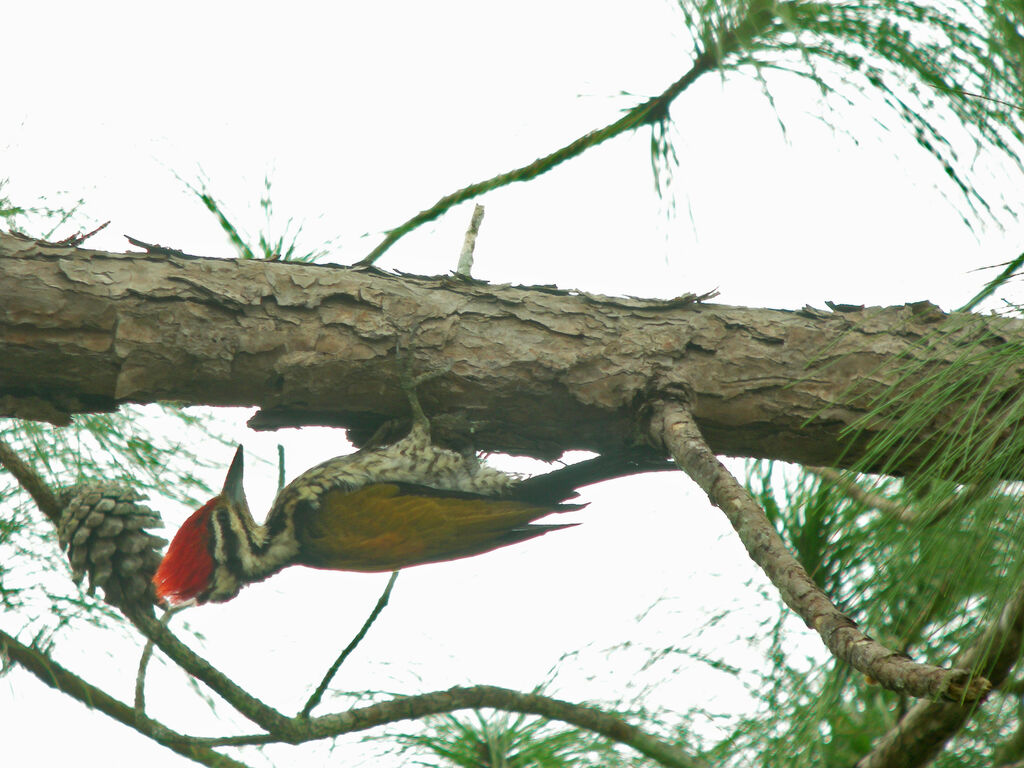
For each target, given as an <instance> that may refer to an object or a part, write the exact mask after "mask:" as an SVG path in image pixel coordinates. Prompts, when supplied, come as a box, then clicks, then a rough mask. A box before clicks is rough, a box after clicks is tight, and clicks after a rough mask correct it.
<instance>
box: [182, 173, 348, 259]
mask: <svg viewBox="0 0 1024 768" xmlns="http://www.w3.org/2000/svg"><path fill="white" fill-rule="evenodd" d="M178 179H179V180H181V181H182V183H183V184H185V186H186V187H187V188H188V190H189V191H190V192H192V193H193V194H194V195H195V196H196V197H198V198H199V200H200V202H202V204H203V205H204V206H205V207H206V210H208V211H209V212H210V213H211V214H212V215H213V217H214V218H215V219H216V220H217V223H218V224H219V225H220V228H221V229H222V230H223V231H224V234H225V235H227V237H228V241H229V242H230V243H231V245H232V247H233V248H234V249H235V252H236V253H237V255H238V258H240V259H256V258H260V259H266V260H267V261H300V262H310V261H317V260H319V259H321V258H323V257H324V256H326V255H327V254H328V253H329V247H330V243H324V244H323V245H321V246H319V247H317V248H315V249H313V250H304V251H301V252H300V250H299V244H298V243H299V238H300V237H301V235H302V225H301V224H298V225H296V224H295V220H294V219H293V218H291V217H289V218H288V219H287V220H286V221H285V223H284V226H283V228H281V230H280V234H279V235H276V236H275V235H274V234H273V232H274V231H275V230H276V229H278V227H279V226H280V225H279V224H278V222H277V220H276V217H275V216H274V204H273V201H272V200H271V188H272V186H273V185H272V183H271V181H270V176H264V177H263V194H262V195H261V196H260V201H259V207H260V210H261V211H262V215H263V223H262V225H261V226H260V229H259V233H258V235H257V236H256V237H255V238H253V237H251V236H248V235H245V234H244V233H243V231H242V230H241V229H240V228H239V227H238V226H236V225H235V223H234V220H233V219H231V218H229V217H228V214H227V210H226V208H225V206H224V204H223V203H222V202H220V201H219V200H217V198H216V197H214V196H213V193H212V192H210V189H209V184H208V182H207V181H206V180H205V179H201V180H200V181H199V183H198V186H197V185H195V184H190V183H189V182H187V181H184V180H183V179H181V177H180V176H179V177H178Z"/></svg>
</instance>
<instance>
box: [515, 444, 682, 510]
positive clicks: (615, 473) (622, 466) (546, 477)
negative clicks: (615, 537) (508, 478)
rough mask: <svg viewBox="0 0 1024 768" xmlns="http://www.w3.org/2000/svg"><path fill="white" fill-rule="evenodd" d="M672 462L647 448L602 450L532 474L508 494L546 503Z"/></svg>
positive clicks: (672, 466) (668, 466) (661, 469)
mask: <svg viewBox="0 0 1024 768" xmlns="http://www.w3.org/2000/svg"><path fill="white" fill-rule="evenodd" d="M669 469H676V465H675V463H674V462H672V461H671V460H669V459H666V458H665V457H664V456H660V455H658V454H657V453H656V452H655V451H654V450H652V449H650V448H635V449H630V450H628V451H623V452H620V453H606V454H602V455H600V456H596V457H594V458H593V459H587V460H586V461H581V462H578V463H576V464H570V465H569V466H567V467H563V468H562V469H556V470H555V471H554V472H547V473H545V474H543V475H535V476H534V477H529V478H527V479H526V480H523V481H522V482H521V483H518V484H517V485H515V486H513V487H512V489H511V490H510V492H509V493H510V496H512V498H515V499H519V500H522V501H526V502H530V503H532V504H538V505H546V504H553V503H558V502H562V501H565V500H566V499H572V498H575V497H576V496H577V495H578V494H577V493H576V490H577V489H579V488H583V487H584V486H587V485H592V484H594V483H600V482H602V481H604V480H612V479H614V478H616V477H627V476H628V475H635V474H639V473H641V472H664V471H665V470H669Z"/></svg>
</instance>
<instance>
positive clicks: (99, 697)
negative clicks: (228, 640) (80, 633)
mask: <svg viewBox="0 0 1024 768" xmlns="http://www.w3.org/2000/svg"><path fill="white" fill-rule="evenodd" d="M0 652H2V653H3V655H4V656H5V657H7V658H9V659H10V660H11V661H13V662H14V663H16V664H17V665H18V666H20V667H22V668H23V669H25V670H26V671H28V672H30V673H31V674H33V675H35V676H36V677H37V678H38V679H39V680H41V681H42V682H43V683H45V684H46V685H48V686H50V687H51V688H54V689H56V690H58V691H60V692H61V693H65V694H67V695H68V696H71V697H72V698H74V699H77V700H78V701H80V702H82V703H83V704H85V706H87V707H89V708H90V709H98V710H99V711H100V712H102V713H104V714H105V715H108V716H109V717H112V718H113V719H114V720H117V721H118V722H119V723H123V724H124V725H127V726H128V727H129V728H134V729H135V730H136V731H138V732H139V733H141V734H143V735H145V736H148V737H149V738H151V739H153V740H154V741H156V742H159V743H160V744H162V745H163V746H165V747H167V748H168V749H171V750H173V751H175V752H177V753H178V754H179V755H183V756H185V757H187V758H189V759H191V760H195V761H196V762H198V763H202V764H203V765H208V766H210V767H211V768H247V766H246V765H245V763H240V762H238V761H237V760H234V759H232V758H230V757H227V756H226V755H222V754H220V753H219V752H215V751H213V750H212V749H211V748H210V747H209V746H206V745H205V744H201V743H197V742H196V741H195V740H194V739H191V738H190V737H188V736H183V735H181V734H179V733H176V732H174V731H172V730H170V729H169V728H167V727H166V726H164V725H162V724H161V723H159V722H157V721H156V720H153V719H152V718H149V717H147V716H146V715H144V714H142V713H141V712H139V711H138V710H136V709H133V708H132V707H130V706H128V705H127V704H125V703H124V702H122V701H119V700H118V699H115V698H114V697H113V696H111V695H110V694H108V693H107V692H106V691H103V690H101V689H99V688H97V687H96V686H94V685H91V684H89V683H87V682H86V681H85V680H83V679H82V678H80V677H78V676H77V675H75V674H73V673H72V672H69V671H68V670H67V669H65V668H64V667H62V666H61V665H60V664H57V663H56V662H55V661H53V660H52V659H50V658H49V657H48V656H46V654H44V653H42V652H41V651H38V650H36V649H34V648H30V647H29V646H27V645H23V644H22V643H20V642H18V641H17V640H16V639H15V638H13V637H11V636H10V635H8V634H7V633H6V632H4V631H3V630H0Z"/></svg>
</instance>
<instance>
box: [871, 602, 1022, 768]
mask: <svg viewBox="0 0 1024 768" xmlns="http://www.w3.org/2000/svg"><path fill="white" fill-rule="evenodd" d="M1022 637H1024V587H1022V588H1021V589H1018V590H1017V592H1016V594H1015V595H1014V596H1013V598H1012V599H1011V600H1010V601H1009V602H1008V603H1007V604H1006V605H1005V606H1004V607H1003V610H1002V611H1001V612H1000V614H999V618H998V619H996V620H995V621H994V622H993V623H992V624H991V625H990V626H989V627H988V629H987V630H986V631H985V633H984V634H983V635H982V636H981V637H980V638H978V640H977V642H975V643H974V644H973V645H972V646H971V647H970V648H968V649H966V650H965V651H964V652H963V653H962V654H961V655H960V657H959V658H958V659H957V660H956V664H957V666H958V667H963V668H965V669H977V670H978V672H979V674H984V675H985V676H986V677H987V678H988V679H989V680H991V681H992V685H993V686H994V687H999V686H1000V685H1002V684H1003V683H1004V682H1005V681H1006V680H1007V676H1008V675H1009V674H1010V670H1011V669H1012V668H1013V666H1014V664H1016V663H1017V661H1018V659H1019V658H1020V652H1021V647H1022ZM973 713H974V708H973V707H972V708H968V707H961V706H958V705H956V704H951V703H949V702H944V701H919V702H917V703H916V704H915V705H914V706H913V707H911V708H910V710H909V711H908V712H907V714H906V715H904V716H903V717H902V718H901V719H900V721H899V722H898V723H897V724H896V726H895V727H894V728H893V729H892V730H890V731H889V732H888V733H887V734H885V736H883V737H882V738H881V739H880V740H879V741H878V742H877V743H876V744H875V747H874V749H872V750H871V752H869V753H868V754H867V755H865V756H864V757H862V758H861V759H860V760H859V761H858V762H857V766H856V768H916V766H923V765H926V764H928V763H930V762H931V761H932V759H933V758H934V757H935V755H936V754H938V752H939V750H941V749H942V748H943V746H944V745H945V744H946V742H947V741H949V739H950V738H952V737H953V736H954V735H955V734H956V733H957V732H958V731H959V730H960V729H961V728H962V727H963V725H964V723H966V722H967V720H968V718H969V717H970V716H971V715H972V714H973Z"/></svg>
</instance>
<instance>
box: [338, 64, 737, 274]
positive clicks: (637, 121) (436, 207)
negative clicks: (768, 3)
mask: <svg viewBox="0 0 1024 768" xmlns="http://www.w3.org/2000/svg"><path fill="white" fill-rule="evenodd" d="M718 61H719V56H717V55H715V54H713V53H710V52H705V53H702V54H701V55H700V56H698V57H697V58H696V59H694V62H693V66H692V67H690V69H689V70H688V71H687V72H686V74H684V75H683V76H682V77H681V78H679V79H678V80H676V82H674V83H672V85H670V86H669V87H668V88H667V89H665V91H664V92H663V93H662V94H661V95H660V96H655V97H654V98H652V99H648V100H647V101H645V102H643V103H642V104H638V105H637V106H635V107H633V108H632V109H631V110H629V111H628V112H627V113H626V114H624V115H623V116H622V117H620V118H619V119H618V120H616V121H615V122H613V123H610V124H608V125H606V126H605V127H604V128H598V129H597V130H594V131H590V132H589V133H587V134H584V135H583V136H580V137H579V138H578V139H576V140H575V141H572V142H570V143H569V144H566V145H565V146H564V147H561V148H560V149H556V150H555V151H554V152H552V153H550V154H548V155H545V156H544V157H541V158H538V159H536V160H534V161H533V162H532V163H530V164H528V165H524V166H522V167H520V168H515V169H513V170H511V171H506V172H505V173H499V174H498V175H497V176H493V177H492V178H490V179H486V180H485V181H478V182H476V183H474V184H470V185H469V186H466V187H463V188H462V189H459V190H456V191H455V192H452V193H451V194H448V195H445V196H444V197H442V198H441V199H440V200H438V201H437V202H436V203H434V204H433V205H432V206H430V207H429V208H427V209H425V210H423V211H420V212H419V213H417V214H416V215H415V216H413V217H412V218H411V219H409V220H408V221H407V222H405V223H404V224H400V225H399V226H397V227H395V228H394V229H392V230H389V231H388V233H387V235H386V236H385V237H384V240H382V241H381V243H380V245H378V246H377V247H376V248H374V249H373V250H372V251H370V253H369V254H367V255H366V257H365V258H364V259H363V260H362V261H360V262H359V263H358V264H359V266H368V265H370V264H373V263H374V262H375V261H377V259H379V258H380V257H381V256H383V255H384V253H385V252H386V251H387V250H388V249H389V248H390V247H391V246H392V245H394V244H395V243H397V242H398V241H399V240H400V239H401V238H402V237H404V236H405V235H407V234H409V233H410V232H412V231H413V230H414V229H416V228H417V227H419V226H422V225H423V224H426V223H427V222H430V221H434V219H437V218H438V217H439V216H441V215H442V214H443V213H445V212H447V211H448V210H450V209H451V208H454V207H455V206H456V205H458V204H459V203H462V202H465V201H466V200H472V199H473V198H474V197H479V196H480V195H482V194H484V193H486V192H491V191H492V190H495V189H498V188H500V187H505V186H508V185H509V184H513V183H515V182H517V181H529V180H531V179H535V178H537V177H538V176H540V175H541V174H543V173H546V172H547V171H550V170H551V169H552V168H554V167H555V166H557V165H560V164H562V163H564V162H565V161H566V160H571V159H572V158H574V157H576V156H578V155H581V154H583V153H584V152H586V151H587V150H588V149H591V148H592V147H596V146H597V145H598V144H602V143H603V142H605V141H607V140H608V139H611V138H614V137H615V136H618V135H619V134H621V133H626V132H627V131H631V130H633V129H634V128H639V127H641V126H643V125H648V124H651V123H654V122H657V121H658V120H661V119H662V118H663V117H664V115H665V114H666V113H667V110H668V107H669V104H671V103H672V101H673V100H674V99H675V98H676V96H678V95H679V94H680V93H682V92H683V91H684V90H686V89H687V88H688V87H690V85H692V84H693V82H694V81H695V80H696V79H697V78H698V77H700V76H701V75H703V74H705V73H707V72H710V71H711V70H712V69H714V67H715V65H716V64H717V62H718Z"/></svg>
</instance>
